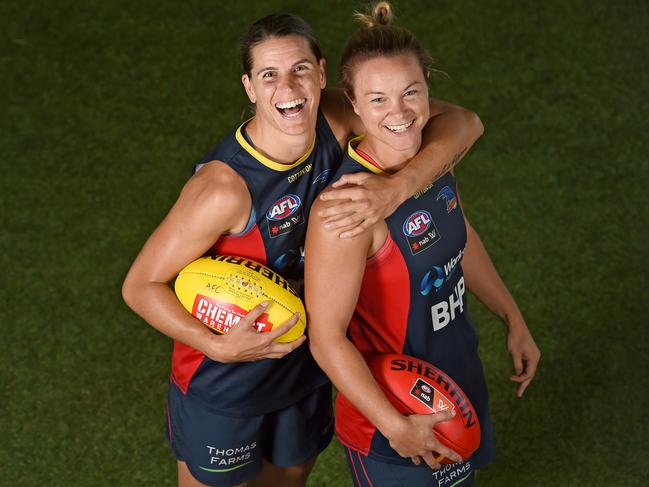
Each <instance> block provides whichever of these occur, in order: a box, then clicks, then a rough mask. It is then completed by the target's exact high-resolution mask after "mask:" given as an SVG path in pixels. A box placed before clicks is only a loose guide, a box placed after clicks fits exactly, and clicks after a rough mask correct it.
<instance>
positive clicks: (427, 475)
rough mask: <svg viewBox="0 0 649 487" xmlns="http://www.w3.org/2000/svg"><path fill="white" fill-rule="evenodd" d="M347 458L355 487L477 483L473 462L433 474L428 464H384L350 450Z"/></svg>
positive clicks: (437, 486)
mask: <svg viewBox="0 0 649 487" xmlns="http://www.w3.org/2000/svg"><path fill="white" fill-rule="evenodd" d="M345 457H346V458H347V465H348V466H349V471H350V474H351V476H352V481H353V482H354V487H403V486H405V485H407V486H417V487H468V486H470V485H473V482H474V479H475V472H474V470H473V466H472V464H471V459H468V460H467V461H465V462H461V463H453V464H449V465H442V467H441V468H440V469H439V470H432V469H431V468H430V467H429V466H428V465H426V464H425V463H424V464H422V465H415V464H414V463H413V464H412V465H401V464H399V465H397V464H394V463H387V462H383V461H380V460H377V459H376V458H373V457H370V456H367V457H366V456H364V455H362V454H361V453H358V452H357V451H354V450H350V449H349V448H347V447H345Z"/></svg>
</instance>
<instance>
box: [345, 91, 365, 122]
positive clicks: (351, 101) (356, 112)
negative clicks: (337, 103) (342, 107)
mask: <svg viewBox="0 0 649 487" xmlns="http://www.w3.org/2000/svg"><path fill="white" fill-rule="evenodd" d="M345 98H347V100H349V103H350V104H351V106H352V108H353V109H354V113H355V114H356V115H358V116H359V117H360V116H361V115H360V113H358V108H356V102H355V101H354V100H353V99H352V97H351V96H349V93H348V92H347V90H345Z"/></svg>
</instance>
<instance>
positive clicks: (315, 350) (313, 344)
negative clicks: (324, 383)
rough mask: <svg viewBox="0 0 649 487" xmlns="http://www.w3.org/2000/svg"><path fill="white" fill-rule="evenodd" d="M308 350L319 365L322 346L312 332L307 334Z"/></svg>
mask: <svg viewBox="0 0 649 487" xmlns="http://www.w3.org/2000/svg"><path fill="white" fill-rule="evenodd" d="M309 350H310V351H311V355H313V358H314V359H315V361H316V362H317V363H318V365H320V360H321V359H322V347H321V345H320V341H319V340H318V339H317V338H315V337H314V336H313V333H310V334H309Z"/></svg>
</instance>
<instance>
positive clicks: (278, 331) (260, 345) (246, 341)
mask: <svg viewBox="0 0 649 487" xmlns="http://www.w3.org/2000/svg"><path fill="white" fill-rule="evenodd" d="M267 307H268V302H267V301H264V302H263V303H261V304H259V305H257V306H255V307H254V308H253V309H251V310H250V312H249V313H248V314H247V315H246V316H244V317H243V318H241V320H239V322H238V323H237V324H236V325H233V326H232V328H230V331H229V332H228V333H227V334H225V335H220V336H215V337H214V345H215V348H216V352H215V353H214V354H210V355H208V356H209V357H210V358H211V359H212V360H217V361H219V362H224V363H231V362H254V361H256V360H261V359H267V358H272V359H279V358H282V357H283V356H284V355H286V354H287V353H290V352H292V351H293V350H295V349H296V348H298V347H299V346H300V345H302V344H303V343H304V341H305V340H306V336H304V335H302V336H301V337H299V338H297V339H295V340H293V341H292V342H288V343H275V341H274V340H275V339H276V338H278V337H280V336H281V335H283V334H284V333H286V332H287V331H289V330H290V329H291V328H292V327H293V326H295V324H296V323H297V320H298V319H299V318H300V313H295V314H294V315H293V316H292V317H291V318H290V319H288V320H287V321H285V322H284V323H283V324H282V325H280V326H278V327H277V328H274V329H272V330H271V331H268V332H264V333H259V332H258V331H257V330H255V328H254V326H253V325H254V323H255V320H256V319H257V318H259V316H261V315H262V314H263V313H264V311H266V308H267Z"/></svg>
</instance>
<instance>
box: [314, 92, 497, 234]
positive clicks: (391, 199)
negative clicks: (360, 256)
mask: <svg viewBox="0 0 649 487" xmlns="http://www.w3.org/2000/svg"><path fill="white" fill-rule="evenodd" d="M325 93H326V94H323V101H322V103H321V107H322V109H323V112H324V113H325V116H326V117H327V120H328V122H329V124H330V125H331V126H332V129H333V130H334V133H335V134H336V137H337V138H338V140H339V141H340V140H341V137H343V136H342V134H343V133H344V131H345V130H347V132H346V133H347V134H349V132H350V131H353V132H355V133H362V132H364V127H363V124H362V122H361V120H360V119H359V118H358V116H357V115H356V114H355V113H354V111H353V108H352V107H351V104H350V103H349V101H348V100H346V98H345V97H344V95H343V94H342V92H341V91H336V90H325ZM430 114H431V117H430V120H429V121H428V124H427V125H426V127H425V128H424V131H423V134H422V146H421V149H420V151H419V153H418V154H417V155H416V156H415V157H414V158H413V159H412V160H411V161H410V162H409V163H408V165H407V166H406V167H404V168H403V169H401V170H400V171H398V172H397V173H395V174H393V175H392V176H390V177H388V178H378V177H376V176H374V175H371V174H369V173H358V174H347V175H345V176H343V177H342V178H341V179H340V180H339V181H337V182H336V183H334V185H333V187H334V188H341V187H342V186H345V185H353V186H347V187H346V188H345V189H337V190H335V191H331V192H327V194H326V195H324V194H323V198H324V199H328V200H330V201H333V200H336V201H337V202H338V201H340V203H339V204H337V205H334V206H331V207H327V208H326V209H325V210H323V214H322V216H323V217H325V218H326V219H327V222H328V223H329V224H330V229H332V230H337V231H340V230H341V229H344V231H343V232H342V233H341V234H340V237H342V238H348V237H352V236H354V235H358V234H359V233H361V232H363V231H364V230H365V229H367V228H370V227H371V226H372V225H373V224H374V223H376V222H377V221H380V220H383V219H385V218H386V217H387V216H389V215H391V214H392V213H393V212H394V211H395V210H396V208H397V207H398V206H399V205H400V204H401V203H403V202H404V201H405V200H407V199H408V198H409V197H410V196H412V195H413V194H414V193H416V192H417V191H419V190H420V189H422V188H424V187H425V186H426V185H428V184H430V183H431V182H432V181H435V180H436V179H438V178H439V177H441V176H442V175H444V174H445V173H447V172H448V171H450V170H451V169H453V167H455V165H456V164H457V163H458V162H459V161H460V160H461V159H462V157H464V155H465V154H466V153H467V151H468V150H469V148H471V146H472V145H473V144H474V142H475V141H476V140H477V139H478V138H479V137H480V136H481V135H482V133H483V131H484V127H483V125H482V122H481V121H480V119H479V117H478V116H477V115H476V114H475V113H473V112H471V111H469V110H466V109H464V108H462V107H459V106H457V105H453V104H451V103H447V102H445V101H442V100H436V99H431V100H430Z"/></svg>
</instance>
